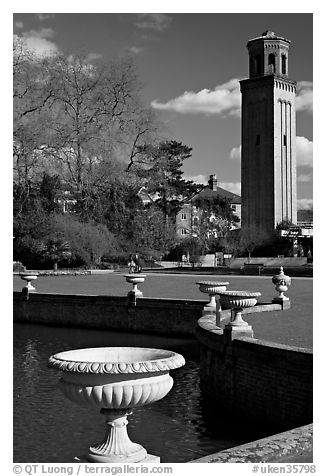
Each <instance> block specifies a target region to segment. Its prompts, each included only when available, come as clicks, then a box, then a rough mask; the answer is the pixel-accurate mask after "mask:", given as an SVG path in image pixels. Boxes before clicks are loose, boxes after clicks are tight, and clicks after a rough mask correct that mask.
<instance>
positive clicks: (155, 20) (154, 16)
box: [136, 13, 172, 31]
mask: <svg viewBox="0 0 326 476" xmlns="http://www.w3.org/2000/svg"><path fill="white" fill-rule="evenodd" d="M137 17H138V21H137V22H136V26H137V27H138V28H141V29H149V30H156V31H163V30H165V29H166V28H169V26H170V24H171V22H172V18H171V17H169V16H168V15H166V13H138V14H137Z"/></svg>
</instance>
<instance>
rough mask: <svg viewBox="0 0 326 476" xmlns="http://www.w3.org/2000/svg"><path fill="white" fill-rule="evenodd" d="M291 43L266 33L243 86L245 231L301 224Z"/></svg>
mask: <svg viewBox="0 0 326 476" xmlns="http://www.w3.org/2000/svg"><path fill="white" fill-rule="evenodd" d="M289 46H290V41H289V40H286V39H285V38H282V37H279V36H277V35H275V33H274V32H272V31H266V32H264V33H263V34H262V36H260V37H258V38H254V39H253V40H250V41H249V42H248V43H247V48H248V52H249V79H245V80H242V81H240V88H241V93H242V123H241V215H242V218H241V219H242V227H243V228H246V227H252V226H254V227H255V228H259V229H260V230H262V231H264V232H267V233H268V234H269V235H270V234H271V233H272V232H273V230H274V229H275V227H276V225H277V224H278V223H279V222H281V221H283V220H289V221H291V222H292V223H294V224H296V222H297V192H296V187H297V185H296V156H295V140H296V127H295V93H296V81H293V80H291V79H289V78H288V58H289Z"/></svg>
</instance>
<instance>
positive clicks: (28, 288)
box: [19, 271, 38, 292]
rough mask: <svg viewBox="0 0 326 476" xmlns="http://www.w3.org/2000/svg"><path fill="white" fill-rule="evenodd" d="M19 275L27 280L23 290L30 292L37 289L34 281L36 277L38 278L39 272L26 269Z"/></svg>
mask: <svg viewBox="0 0 326 476" xmlns="http://www.w3.org/2000/svg"><path fill="white" fill-rule="evenodd" d="M19 276H20V277H21V279H23V280H24V281H26V282H27V284H26V286H24V288H23V290H26V291H28V292H30V291H35V288H34V286H33V285H32V281H35V279H37V277H38V273H35V272H33V271H25V272H23V273H19Z"/></svg>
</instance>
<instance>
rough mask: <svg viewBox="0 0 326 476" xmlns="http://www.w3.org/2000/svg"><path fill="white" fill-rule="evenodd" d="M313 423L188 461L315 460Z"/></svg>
mask: <svg viewBox="0 0 326 476" xmlns="http://www.w3.org/2000/svg"><path fill="white" fill-rule="evenodd" d="M312 454H313V426H312V424H310V425H306V426H302V427H299V428H295V429H293V430H290V431H286V432H284V433H279V434H277V435H273V436H270V437H268V438H262V439H261V440H257V441H252V442H250V443H247V444H245V445H240V446H236V447H234V448H229V449H227V450H224V451H219V452H218V453H214V454H211V455H208V456H204V457H203V458H199V459H196V460H193V461H189V463H268V462H274V463H281V462H288V463H289V462H296V461H298V460H300V462H302V463H312V461H313V459H312Z"/></svg>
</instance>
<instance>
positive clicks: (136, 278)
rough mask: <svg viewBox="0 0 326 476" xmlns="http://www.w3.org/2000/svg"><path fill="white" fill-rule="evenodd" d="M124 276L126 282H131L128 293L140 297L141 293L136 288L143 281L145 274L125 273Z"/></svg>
mask: <svg viewBox="0 0 326 476" xmlns="http://www.w3.org/2000/svg"><path fill="white" fill-rule="evenodd" d="M124 277H125V278H126V281H127V283H131V284H132V285H133V288H132V290H131V291H129V292H128V295H129V296H131V297H142V296H143V293H142V292H141V291H140V290H139V289H138V287H137V285H138V284H139V283H143V282H144V281H145V278H146V274H140V273H139V274H136V273H132V274H125V275H124Z"/></svg>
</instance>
